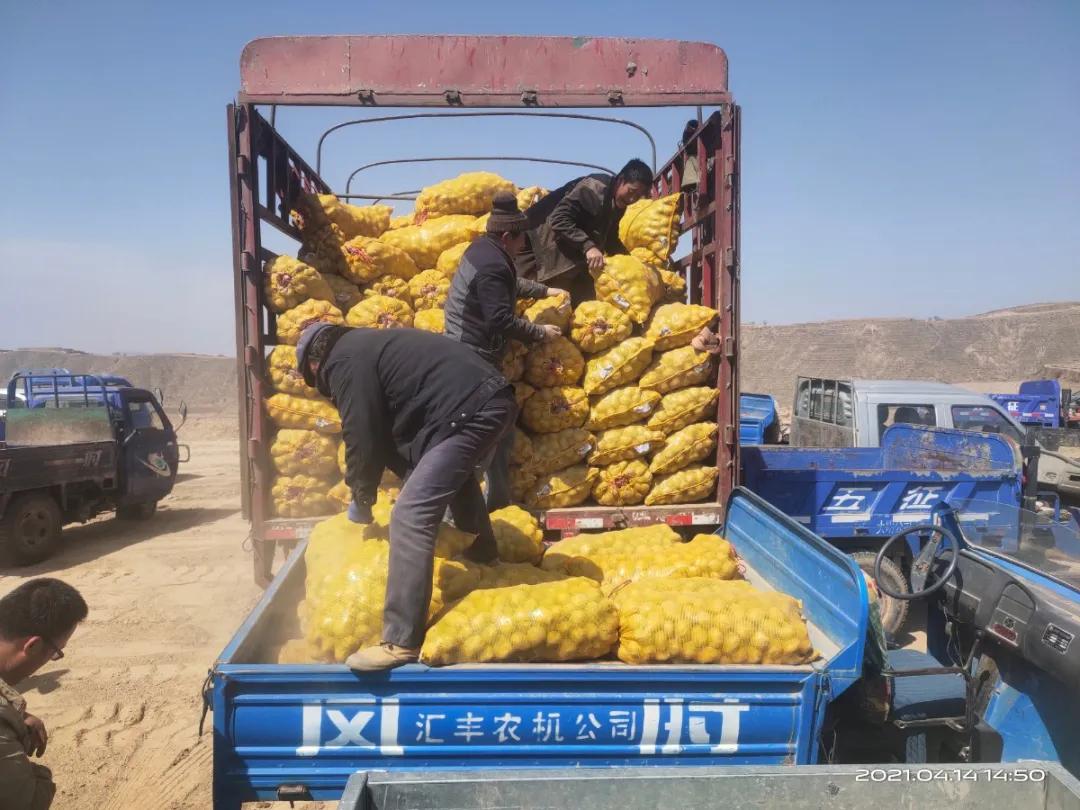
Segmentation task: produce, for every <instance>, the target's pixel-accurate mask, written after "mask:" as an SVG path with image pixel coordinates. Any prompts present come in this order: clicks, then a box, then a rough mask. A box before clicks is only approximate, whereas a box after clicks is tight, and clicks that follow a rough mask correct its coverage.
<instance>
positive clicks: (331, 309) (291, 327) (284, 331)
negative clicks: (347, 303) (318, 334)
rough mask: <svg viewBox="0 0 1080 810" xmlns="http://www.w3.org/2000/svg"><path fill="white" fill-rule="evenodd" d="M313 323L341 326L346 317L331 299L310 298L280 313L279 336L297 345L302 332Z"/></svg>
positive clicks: (283, 340) (284, 340) (283, 341)
mask: <svg viewBox="0 0 1080 810" xmlns="http://www.w3.org/2000/svg"><path fill="white" fill-rule="evenodd" d="M313 323H330V324H334V325H336V326H341V325H342V324H343V323H345V319H344V318H342V317H341V310H340V309H338V308H337V307H335V306H334V305H333V304H331V303H330V302H329V301H316V300H315V299H313V298H309V299H308V300H307V301H304V302H302V303H300V304H298V305H297V306H295V307H293V308H292V309H290V310H286V311H285V312H283V313H281V314H280V315H278V319H277V336H278V340H280V341H281V342H282V343H288V344H289V345H290V346H295V345H296V342H297V341H298V340H300V334H301V333H302V332H303V331H304V330H305V329H307V328H308V327H309V326H311V324H313Z"/></svg>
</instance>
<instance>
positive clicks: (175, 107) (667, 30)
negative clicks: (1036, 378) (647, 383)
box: [0, 0, 1080, 354]
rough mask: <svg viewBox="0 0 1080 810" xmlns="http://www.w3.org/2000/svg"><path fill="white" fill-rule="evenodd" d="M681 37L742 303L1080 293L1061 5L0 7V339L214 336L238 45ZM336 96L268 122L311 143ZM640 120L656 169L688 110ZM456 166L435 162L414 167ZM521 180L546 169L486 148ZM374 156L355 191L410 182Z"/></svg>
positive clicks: (570, 142)
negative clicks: (723, 175)
mask: <svg viewBox="0 0 1080 810" xmlns="http://www.w3.org/2000/svg"><path fill="white" fill-rule="evenodd" d="M306 33H515V34H575V35H578V34H585V35H609V36H657V37H668V38H681V39H702V40H707V41H712V42H715V43H717V44H719V45H721V46H722V47H723V48H724V49H725V50H726V51H727V53H728V57H729V59H730V66H731V87H732V90H733V92H734V94H735V97H736V99H737V100H738V102H739V103H740V104H741V106H742V108H743V115H744V120H743V158H744V160H743V167H742V177H743V200H742V202H743V231H742V243H743V256H742V279H743V318H744V320H745V321H756V322H761V321H767V322H769V323H791V322H801V321H812V320H824V319H831V318H855V317H870V316H896V317H929V316H940V317H949V316H960V315H968V314H974V313H977V312H982V311H986V310H991V309H995V308H1001V307H1007V306H1013V305H1017V304H1022V303H1031V302H1035V301H1047V300H1061V299H1080V227H1078V223H1080V47H1078V45H1077V43H1078V42H1080V4H1077V3H1075V2H1069V1H1067V0H1066V1H1063V2H1019V1H1011V2H989V3H974V2H972V3H932V2H918V1H916V2H907V3H889V4H886V3H865V2H859V3H831V2H825V3H780V2H771V3H748V2H747V3H738V4H737V3H725V2H718V1H717V0H713V1H712V2H693V1H691V2H684V3H681V4H674V3H634V4H631V3H612V2H593V3H584V2H561V1H557V2H547V3H542V4H525V3H499V4H495V3H486V2H485V3H479V2H474V3H446V2H439V3H433V2H424V0H412V2H409V3H407V4H405V3H358V2H353V3H330V2H317V3H298V2H295V0H291V1H290V2H273V1H272V0H264V1H263V2H247V1H246V0H243V1H241V0H235V1H231V2H217V3H207V2H185V3H168V4H166V3H146V2H119V1H116V2H114V1H112V0H98V1H97V2H93V3H85V2H68V1H67V0H53V1H52V2H48V3H21V4H15V3H13V2H7V3H4V4H3V8H2V9H0V43H2V48H0V144H2V145H3V147H4V153H5V156H6V160H5V162H4V163H5V166H4V179H5V185H6V193H5V194H4V195H3V196H2V197H0V274H2V278H3V286H2V289H3V290H4V296H3V298H4V303H5V305H6V306H5V314H4V316H3V318H2V319H0V347H4V348H11V347H16V346H43V345H52V346H56V345H63V346H69V347H74V348H80V349H85V350H94V351H110V352H111V351H179V352H208V353H223V354H230V353H231V352H232V340H233V337H232V335H233V323H232V317H233V314H232V282H231V273H232V264H231V257H230V248H231V243H230V232H229V221H228V187H227V174H226V153H225V147H226V144H225V110H224V108H225V105H226V103H227V102H228V101H229V100H230V98H232V97H233V95H234V94H235V92H236V88H237V85H238V67H237V64H238V58H239V54H240V51H241V49H242V47H243V45H244V43H245V42H247V41H248V40H250V39H253V38H255V37H259V36H269V35H276V34H306ZM355 112H356V111H355V110H353V111H349V110H335V111H326V110H318V111H305V110H300V111H295V110H290V111H286V112H283V113H281V115H280V116H279V122H280V124H281V127H282V129H283V130H284V131H285V132H286V133H287V135H288V137H289V138H290V141H293V140H294V138H295V142H294V145H296V146H297V147H298V148H299V149H300V150H301V151H302V152H304V153H305V154H308V155H313V153H314V143H315V139H316V138H317V135H318V132H319V131H321V129H322V128H324V127H325V126H326V125H327V124H329V123H332V122H334V121H337V120H342V119H343V118H344V117H345V116H346V115H351V114H355ZM627 117H634V118H635V119H637V120H641V121H642V122H643V123H645V124H646V125H647V126H648V127H649V128H650V129H651V130H652V131H653V133H654V135H655V136H656V138H657V140H658V142H659V144H660V147H661V149H660V151H661V161H663V160H664V159H665V158H666V157H667V152H668V151H669V150H670V148H671V147H673V146H674V143H675V141H676V140H677V139H678V136H679V132H680V131H681V123H682V121H683V120H684V119H685V118H686V115H685V113H684V112H683V111H678V110H666V111H644V112H642V113H640V114H634V113H633V111H628V114H627ZM366 129H368V130H369V131H368V132H365V133H360V132H356V133H353V132H350V133H349V134H348V135H343V136H341V137H340V138H338V139H335V140H334V142H333V145H332V147H331V148H330V149H329V151H328V154H327V158H326V162H327V172H326V174H327V179H328V180H329V181H330V182H331V184H332V185H334V186H335V187H337V186H341V185H343V184H344V179H345V177H346V176H347V174H348V172H349V171H351V169H352V168H354V167H355V166H357V165H359V164H360V163H364V162H368V161H369V160H378V159H386V158H393V157H410V156H416V155H422V154H426V155H436V154H444V155H453V154H462V153H465V154H468V153H472V154H493V153H498V154H525V155H528V154H535V155H543V156H546V157H557V158H564V159H571V160H573V159H577V160H583V161H587V162H594V163H600V164H603V165H610V166H613V167H617V166H618V165H620V164H621V163H622V162H624V161H625V159H626V158H628V157H630V156H632V155H633V154H635V153H637V152H641V151H644V150H643V149H642V148H641V146H642V144H643V141H641V140H639V139H636V138H635V137H632V136H624V135H622V134H612V133H610V132H609V131H608V128H606V127H590V126H584V127H573V128H569V129H564V128H561V127H560V128H558V129H552V128H550V127H547V126H535V125H532V124H529V122H524V123H516V124H506V125H501V124H500V125H492V124H490V123H487V124H484V125H482V126H481V125H455V126H449V125H445V126H440V127H438V128H434V127H430V126H429V127H423V126H422V125H415V126H413V127H411V128H410V127H398V128H394V129H384V130H382V131H376V130H377V127H369V128H366ZM465 168H466V166H456V165H455V166H446V167H439V168H435V169H433V170H430V171H431V172H432V174H431V175H430V176H431V178H432V179H435V177H437V176H441V175H443V174H453V173H456V172H457V171H460V170H464V169H465ZM493 168H496V169H498V170H500V171H502V173H504V174H506V175H507V176H509V177H511V178H512V179H515V180H516V181H517V182H519V183H521V184H529V183H532V182H538V183H542V184H546V185H555V184H557V183H558V182H560V181H562V180H565V179H568V178H569V177H570V176H572V175H570V174H568V172H567V171H566V170H559V169H547V168H528V167H523V166H520V165H508V164H503V165H500V166H494V167H493ZM417 182H422V177H421V176H420V173H419V172H416V171H402V170H378V171H376V172H372V173H370V174H368V175H365V179H364V183H365V184H367V185H366V186H365V187H366V188H367V187H370V188H371V189H376V190H378V191H395V190H399V189H403V188H413V187H415V185H413V184H415V183H417Z"/></svg>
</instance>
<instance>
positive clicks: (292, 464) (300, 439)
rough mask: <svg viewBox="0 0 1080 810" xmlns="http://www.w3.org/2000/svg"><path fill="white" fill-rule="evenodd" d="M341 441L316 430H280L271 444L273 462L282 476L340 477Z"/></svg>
mask: <svg viewBox="0 0 1080 810" xmlns="http://www.w3.org/2000/svg"><path fill="white" fill-rule="evenodd" d="M338 444H339V442H338V440H337V439H336V438H333V437H331V436H326V435H324V434H322V433H319V432H317V431H314V430H296V429H294V428H286V429H284V430H279V431H278V433H277V435H276V436H275V437H274V441H273V443H272V444H271V445H270V460H271V461H272V462H273V464H274V469H275V470H277V471H278V473H279V474H281V475H301V474H305V475H309V476H312V477H315V478H324V479H333V478H336V477H337V451H338Z"/></svg>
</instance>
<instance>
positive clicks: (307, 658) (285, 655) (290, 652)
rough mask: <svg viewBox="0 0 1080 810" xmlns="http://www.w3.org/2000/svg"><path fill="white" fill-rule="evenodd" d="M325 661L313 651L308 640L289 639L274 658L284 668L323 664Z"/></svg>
mask: <svg viewBox="0 0 1080 810" xmlns="http://www.w3.org/2000/svg"><path fill="white" fill-rule="evenodd" d="M325 660H326V659H325V658H323V657H322V656H319V655H318V654H317V652H316V651H315V650H313V649H311V645H309V644H308V643H307V639H303V638H290V639H288V640H287V641H286V642H285V643H284V644H282V645H281V646H280V647H279V648H278V650H277V653H276V654H275V656H274V661H275V662H276V663H278V664H281V665H283V666H289V665H290V664H321V663H324V662H325Z"/></svg>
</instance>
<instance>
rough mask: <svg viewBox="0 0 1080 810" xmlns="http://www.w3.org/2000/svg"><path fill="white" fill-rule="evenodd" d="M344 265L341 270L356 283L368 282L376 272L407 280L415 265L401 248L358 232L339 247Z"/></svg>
mask: <svg viewBox="0 0 1080 810" xmlns="http://www.w3.org/2000/svg"><path fill="white" fill-rule="evenodd" d="M341 252H342V253H343V254H344V256H345V261H346V264H347V266H348V269H347V270H346V271H345V272H344V273H342V275H344V276H345V277H346V278H348V279H349V280H350V281H353V282H356V283H357V284H370V283H371V282H372V281H374V280H375V279H377V278H378V277H379V276H395V277H396V278H400V279H404V280H405V281H408V280H409V279H411V278H412V277H413V276H415V275H416V274H417V273H419V272H420V271H419V269H418V268H417V266H416V262H414V261H413V260H412V257H410V256H409V254H408V253H406V252H405V251H404V250H402V249H401V248H399V247H397V246H395V245H392V244H390V243H388V242H384V241H382V240H380V239H369V238H368V237H365V236H358V237H356V238H355V239H350V240H349V241H348V242H346V243H345V244H344V246H342V248H341Z"/></svg>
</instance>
